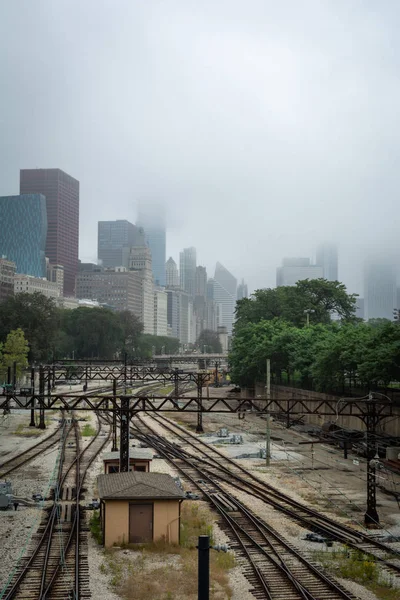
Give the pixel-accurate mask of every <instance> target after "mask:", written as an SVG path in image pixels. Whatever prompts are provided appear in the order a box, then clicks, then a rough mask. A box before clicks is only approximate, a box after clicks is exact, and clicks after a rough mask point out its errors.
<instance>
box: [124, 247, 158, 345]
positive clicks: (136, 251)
mask: <svg viewBox="0 0 400 600" xmlns="http://www.w3.org/2000/svg"><path fill="white" fill-rule="evenodd" d="M151 266H152V265H151V251H150V248H148V247H147V246H133V247H132V248H131V252H130V255H129V269H130V270H132V271H136V272H137V273H138V274H139V275H140V278H141V282H142V290H141V307H142V308H141V321H142V323H143V332H144V333H150V334H154V283H153V272H152V268H151Z"/></svg>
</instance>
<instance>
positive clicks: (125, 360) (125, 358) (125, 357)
mask: <svg viewBox="0 0 400 600" xmlns="http://www.w3.org/2000/svg"><path fill="white" fill-rule="evenodd" d="M127 357H128V355H127V353H126V352H125V354H124V394H126V362H127Z"/></svg>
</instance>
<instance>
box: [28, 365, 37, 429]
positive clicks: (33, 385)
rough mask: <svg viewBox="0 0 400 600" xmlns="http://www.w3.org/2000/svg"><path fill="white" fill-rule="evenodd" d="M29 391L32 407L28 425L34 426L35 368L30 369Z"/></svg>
mask: <svg viewBox="0 0 400 600" xmlns="http://www.w3.org/2000/svg"><path fill="white" fill-rule="evenodd" d="M31 392H32V408H31V422H30V423H29V427H35V425H36V423H35V369H34V368H33V367H32V369H31Z"/></svg>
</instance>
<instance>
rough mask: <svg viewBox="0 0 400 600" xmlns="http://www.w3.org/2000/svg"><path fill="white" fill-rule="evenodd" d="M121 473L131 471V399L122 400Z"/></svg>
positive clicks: (124, 397) (126, 397)
mask: <svg viewBox="0 0 400 600" xmlns="http://www.w3.org/2000/svg"><path fill="white" fill-rule="evenodd" d="M119 470H120V473H122V472H124V473H128V471H129V397H128V396H123V397H122V398H121V422H120V449H119Z"/></svg>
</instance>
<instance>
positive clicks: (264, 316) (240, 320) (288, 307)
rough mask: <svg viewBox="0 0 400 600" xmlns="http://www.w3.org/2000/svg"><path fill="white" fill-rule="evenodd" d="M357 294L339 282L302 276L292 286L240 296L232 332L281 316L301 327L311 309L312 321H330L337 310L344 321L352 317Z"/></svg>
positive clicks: (352, 318) (350, 319)
mask: <svg viewBox="0 0 400 600" xmlns="http://www.w3.org/2000/svg"><path fill="white" fill-rule="evenodd" d="M355 306H356V296H355V295H354V294H347V292H346V287H345V286H344V285H343V284H342V283H339V282H338V281H327V280H326V279H312V280H309V279H305V280H304V281H298V282H297V283H296V285H294V286H281V287H278V288H276V289H263V290H256V291H255V292H254V294H253V295H252V296H251V298H243V299H242V300H239V301H238V302H237V305H236V323H235V333H237V332H238V331H239V330H240V328H241V327H242V326H243V325H246V324H247V323H249V322H250V323H258V322H259V321H261V320H266V321H270V320H272V319H275V318H281V319H284V320H285V321H288V322H289V323H292V324H293V325H296V326H298V327H303V326H305V325H306V322H307V319H306V315H305V311H310V312H309V315H310V322H311V323H329V322H330V320H331V314H332V313H333V312H336V313H337V314H338V315H339V316H340V317H341V319H343V320H345V321H354V320H355Z"/></svg>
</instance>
